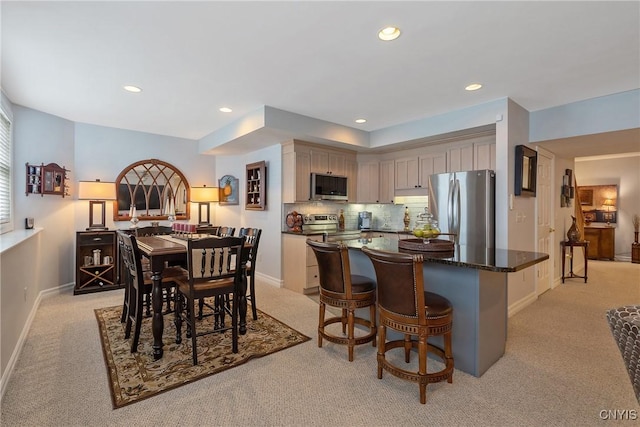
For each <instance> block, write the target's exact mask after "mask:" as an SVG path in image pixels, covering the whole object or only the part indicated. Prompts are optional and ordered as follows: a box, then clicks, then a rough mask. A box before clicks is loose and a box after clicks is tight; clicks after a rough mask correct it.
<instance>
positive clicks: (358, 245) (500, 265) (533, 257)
mask: <svg viewBox="0 0 640 427" xmlns="http://www.w3.org/2000/svg"><path fill="white" fill-rule="evenodd" d="M344 243H345V244H346V245H347V246H348V247H349V248H350V249H356V250H360V249H362V247H363V246H367V247H368V248H371V249H377V250H381V251H389V252H400V251H401V252H408V253H411V252H413V251H409V250H404V249H402V250H400V249H398V243H397V242H395V241H390V240H389V239H385V238H383V237H374V238H372V239H356V240H345V241H344ZM413 253H421V254H422V255H423V256H424V260H425V261H426V262H432V263H437V264H446V265H453V266H457V267H467V268H475V269H478V270H488V271H495V272H500V273H511V272H514V271H520V270H523V269H525V268H527V267H530V266H532V265H534V264H537V263H539V262H541V261H544V260H546V259H549V254H545V253H541V252H527V251H517V250H511V249H487V248H484V247H476V246H463V245H458V246H455V247H454V251H453V256H451V253H439V252H413Z"/></svg>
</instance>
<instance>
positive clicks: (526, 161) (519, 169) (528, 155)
mask: <svg viewBox="0 0 640 427" xmlns="http://www.w3.org/2000/svg"><path fill="white" fill-rule="evenodd" d="M515 166H516V167H515V187H514V190H513V193H514V194H515V195H516V196H531V197H535V196H536V175H537V172H538V153H537V152H536V151H534V150H532V149H531V148H529V147H525V146H524V145H516V163H515Z"/></svg>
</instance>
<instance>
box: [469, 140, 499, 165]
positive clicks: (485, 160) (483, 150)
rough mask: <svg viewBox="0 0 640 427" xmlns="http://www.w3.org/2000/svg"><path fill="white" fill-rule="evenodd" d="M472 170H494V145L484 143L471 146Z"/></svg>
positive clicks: (493, 143) (492, 143)
mask: <svg viewBox="0 0 640 427" xmlns="http://www.w3.org/2000/svg"><path fill="white" fill-rule="evenodd" d="M473 169H474V170H482V169H491V170H493V171H495V170H496V143H495V142H485V143H475V144H473Z"/></svg>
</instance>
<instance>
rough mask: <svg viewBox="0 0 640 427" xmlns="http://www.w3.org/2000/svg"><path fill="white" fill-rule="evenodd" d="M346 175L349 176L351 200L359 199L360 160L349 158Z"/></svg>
mask: <svg viewBox="0 0 640 427" xmlns="http://www.w3.org/2000/svg"><path fill="white" fill-rule="evenodd" d="M345 164H346V165H345V169H346V170H345V175H346V177H347V197H348V201H349V202H355V201H356V200H358V195H359V194H360V190H359V188H358V183H359V182H360V180H359V179H358V170H359V168H358V162H357V161H356V159H355V158H351V157H349V158H347V159H346V161H345Z"/></svg>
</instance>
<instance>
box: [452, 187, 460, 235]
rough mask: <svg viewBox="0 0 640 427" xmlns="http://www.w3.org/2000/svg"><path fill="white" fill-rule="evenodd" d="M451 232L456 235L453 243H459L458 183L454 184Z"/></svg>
mask: <svg viewBox="0 0 640 427" xmlns="http://www.w3.org/2000/svg"><path fill="white" fill-rule="evenodd" d="M452 230H454V231H453V232H454V233H455V234H456V237H455V241H456V243H460V242H459V239H460V181H458V180H457V179H456V180H455V182H454V191H453V227H452Z"/></svg>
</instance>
